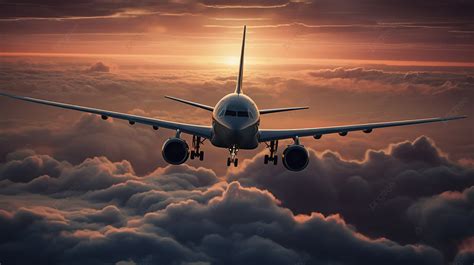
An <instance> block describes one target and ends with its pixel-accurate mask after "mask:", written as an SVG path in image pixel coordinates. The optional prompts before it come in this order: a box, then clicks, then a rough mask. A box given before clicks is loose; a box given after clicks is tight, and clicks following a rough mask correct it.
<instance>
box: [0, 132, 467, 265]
mask: <svg viewBox="0 0 474 265" xmlns="http://www.w3.org/2000/svg"><path fill="white" fill-rule="evenodd" d="M7 157H8V161H5V162H4V163H2V164H1V165H0V166H1V168H2V170H5V169H8V170H6V171H2V172H9V175H8V177H4V178H2V180H1V181H0V195H1V198H2V199H1V201H0V202H1V203H2V205H4V208H5V210H1V211H0V227H1V228H0V255H1V256H2V258H3V260H4V262H9V263H31V262H33V263H35V264H63V263H67V264H83V263H90V264H102V263H112V264H113V263H117V262H134V263H136V264H140V263H160V264H175V263H177V262H178V263H183V264H186V263H190V264H194V263H198V264H199V263H202V264H243V263H245V264H297V263H305V264H327V263H338V264H376V263H384V264H445V263H446V262H448V261H451V260H453V259H454V260H456V261H463V262H464V261H466V260H467V261H469V260H470V258H471V257H472V256H470V255H471V254H470V253H471V252H469V251H470V249H471V247H470V246H471V245H470V244H471V243H470V242H471V241H470V238H471V237H472V236H473V234H472V231H471V229H470V225H469V224H470V223H472V220H470V219H469V218H471V217H470V216H471V215H472V214H471V213H470V212H471V211H472V209H471V208H472V207H473V202H472V200H471V199H472V198H471V197H472V196H471V195H472V194H471V193H472V192H471V191H472V186H473V184H474V183H473V182H472V179H473V174H474V172H473V171H472V169H469V168H464V167H462V166H459V165H457V164H455V163H453V162H451V161H450V160H449V159H448V158H447V157H446V155H445V154H443V153H442V151H440V150H439V149H438V148H437V147H436V145H435V144H434V143H433V142H432V141H431V140H430V139H428V138H426V137H420V138H419V139H417V140H416V141H413V142H401V143H397V144H392V145H390V146H389V147H388V148H387V149H384V150H370V151H368V152H367V154H366V158H365V159H364V160H363V161H350V160H346V159H344V158H343V157H341V156H339V155H338V154H337V153H334V152H332V151H326V152H323V153H316V152H314V151H311V161H310V166H309V168H308V169H306V170H305V171H303V172H301V173H299V174H295V173H290V172H288V171H285V170H284V169H283V168H282V167H281V166H276V167H275V166H273V165H271V166H269V165H267V166H266V167H262V166H261V165H260V163H258V164H257V162H256V161H259V160H260V159H261V158H262V157H261V154H258V155H257V156H255V157H254V158H253V159H251V160H248V161H245V162H244V164H243V168H242V169H240V170H236V171H231V172H229V175H228V181H225V180H223V179H220V178H218V177H217V176H216V174H215V173H214V172H213V171H211V170H209V169H205V168H196V167H191V166H188V165H182V166H168V167H165V168H157V169H156V170H154V171H152V172H151V173H149V174H147V175H144V176H137V175H136V173H135V172H134V170H133V167H132V166H131V165H130V163H129V162H128V161H122V162H111V161H109V160H108V159H106V158H104V157H99V158H90V159H86V160H85V161H83V162H82V163H79V164H71V163H67V162H62V161H58V160H56V159H55V158H53V157H51V156H47V155H39V154H36V153H35V152H33V151H31V150H20V151H17V152H13V153H11V154H9V155H8V156H7ZM30 161H35V163H34V164H36V165H47V164H52V165H55V166H54V167H52V168H53V169H54V170H53V169H48V167H46V166H44V167H39V166H33V167H32V166H31V162H30ZM22 164H24V165H25V168H27V169H28V170H27V171H18V172H17V171H16V170H15V169H16V168H21V166H19V165H22ZM12 165H15V166H14V167H12ZM10 167H11V169H10ZM3 174H5V173H2V176H3ZM24 175H27V176H31V177H27V178H25V177H21V176H24ZM235 180H238V182H237V181H235ZM283 187H285V188H283ZM296 191H297V192H296ZM79 205H80V206H79ZM78 206H79V207H78ZM441 216H446V219H443V218H440V217H441ZM451 217H452V218H451ZM451 221H453V222H455V223H456V224H455V225H456V228H457V230H456V231H457V232H455V231H454V230H453V229H452V227H451V228H449V229H448V227H447V226H450V225H452V223H451ZM443 226H446V227H444V228H442V229H438V228H440V227H443ZM397 233H403V235H400V234H397ZM51 238H54V240H50V239H51ZM25 249H27V253H28V255H24V253H25ZM45 254H47V255H45Z"/></svg>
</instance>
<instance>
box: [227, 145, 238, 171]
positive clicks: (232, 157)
mask: <svg viewBox="0 0 474 265" xmlns="http://www.w3.org/2000/svg"><path fill="white" fill-rule="evenodd" d="M237 152H239V148H237V146H235V145H233V146H232V147H230V148H229V153H230V156H229V157H228V158H227V166H230V164H234V167H237V165H238V164H239V159H238V158H237Z"/></svg>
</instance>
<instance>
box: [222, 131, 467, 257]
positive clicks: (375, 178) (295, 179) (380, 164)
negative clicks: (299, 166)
mask: <svg viewBox="0 0 474 265" xmlns="http://www.w3.org/2000/svg"><path fill="white" fill-rule="evenodd" d="M262 160H263V154H259V155H258V156H256V157H255V158H254V159H253V160H251V161H249V162H248V163H247V164H245V165H244V167H243V168H242V169H241V170H237V172H234V173H232V172H231V173H230V174H228V176H227V177H228V179H229V180H238V181H239V182H240V183H242V185H245V186H256V187H258V188H260V189H267V190H269V191H270V192H271V193H272V194H274V195H275V196H276V197H277V198H278V199H279V200H280V201H281V202H282V205H283V206H285V207H288V208H289V209H292V210H293V211H294V212H296V213H310V212H313V211H316V210H317V211H319V212H322V213H323V214H326V215H327V214H335V213H339V214H341V215H342V216H343V218H344V219H345V220H346V221H347V222H348V223H350V224H353V225H355V227H357V228H358V229H359V230H360V231H362V232H363V233H365V234H369V235H371V236H377V237H379V236H384V237H387V238H391V239H394V240H396V241H398V242H405V243H407V242H412V243H413V242H418V241H419V240H420V237H421V234H420V233H419V231H418V230H417V227H418V226H417V225H416V224H413V223H412V222H411V221H409V220H408V219H409V218H408V216H409V209H410V208H411V207H413V206H414V205H416V202H417V201H418V200H419V199H421V198H424V197H427V196H428V197H429V196H433V195H437V194H439V193H442V192H445V191H462V190H463V189H466V188H468V187H471V186H473V185H474V170H473V169H472V168H465V167H462V166H460V165H457V164H455V163H453V162H450V161H449V160H448V159H447V158H446V157H445V156H444V155H442V154H441V153H440V151H439V150H438V149H437V148H436V146H435V145H434V143H433V142H432V141H431V140H430V139H428V138H426V137H420V138H418V139H417V140H415V141H414V142H402V143H398V144H394V145H391V146H390V147H389V149H388V150H385V151H375V150H369V151H367V153H366V155H365V159H364V160H363V161H351V160H345V159H344V158H342V157H340V155H339V154H337V153H334V152H330V151H326V152H323V153H320V154H316V153H315V152H311V160H310V162H309V166H308V168H307V169H306V170H304V171H302V172H299V173H292V172H289V171H286V170H285V169H284V168H283V167H282V166H277V167H273V166H270V167H268V166H267V167H262V166H261V163H262V162H261V161H262ZM295 191H298V192H295ZM420 209H421V211H423V210H422V209H424V208H423V207H422V208H420ZM448 219H449V218H448ZM433 229H435V228H433ZM460 231H463V230H462V228H461V229H460ZM460 234H463V235H464V236H466V235H467V233H466V232H464V233H463V232H460ZM423 242H425V241H423ZM441 242H443V240H442V239H440V238H437V239H434V240H433V241H432V242H431V243H432V245H433V246H437V244H440V243H441ZM448 244H449V245H450V246H451V247H453V244H454V243H453V242H451V243H448ZM454 246H455V244H454ZM441 249H444V252H445V254H447V257H448V259H452V254H453V252H452V251H448V250H447V248H441Z"/></svg>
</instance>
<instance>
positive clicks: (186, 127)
mask: <svg viewBox="0 0 474 265" xmlns="http://www.w3.org/2000/svg"><path fill="white" fill-rule="evenodd" d="M0 96H6V97H9V98H13V99H19V100H23V101H29V102H33V103H38V104H43V105H48V106H53V107H59V108H63V109H71V110H77V111H82V112H88V113H93V114H98V115H101V116H102V118H104V119H106V118H107V117H112V118H115V119H121V120H127V121H128V122H130V124H133V123H135V122H136V123H142V124H146V125H151V126H153V127H155V128H158V127H163V128H167V129H172V130H180V131H181V132H183V133H188V134H191V135H196V136H200V137H203V138H206V139H209V138H211V136H212V128H211V127H210V126H202V125H194V124H187V123H179V122H172V121H165V120H160V119H154V118H147V117H143V116H138V115H132V114H127V113H120V112H115V111H108V110H102V109H96V108H89V107H83V106H78V105H72V104H66V103H60V102H54V101H49V100H44V99H36V98H30V97H21V96H15V95H10V94H5V93H0Z"/></svg>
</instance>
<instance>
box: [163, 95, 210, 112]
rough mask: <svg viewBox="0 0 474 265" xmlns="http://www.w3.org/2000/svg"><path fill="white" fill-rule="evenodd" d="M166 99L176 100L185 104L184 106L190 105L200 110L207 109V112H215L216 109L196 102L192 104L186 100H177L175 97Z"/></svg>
mask: <svg viewBox="0 0 474 265" xmlns="http://www.w3.org/2000/svg"><path fill="white" fill-rule="evenodd" d="M165 98H168V99H171V100H175V101H178V102H181V103H184V104H188V105H191V106H194V107H198V108H201V109H205V110H208V111H213V110H214V108H213V107H211V106H208V105H204V104H200V103H196V102H192V101H189V100H185V99H180V98H175V97H170V96H165Z"/></svg>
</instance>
